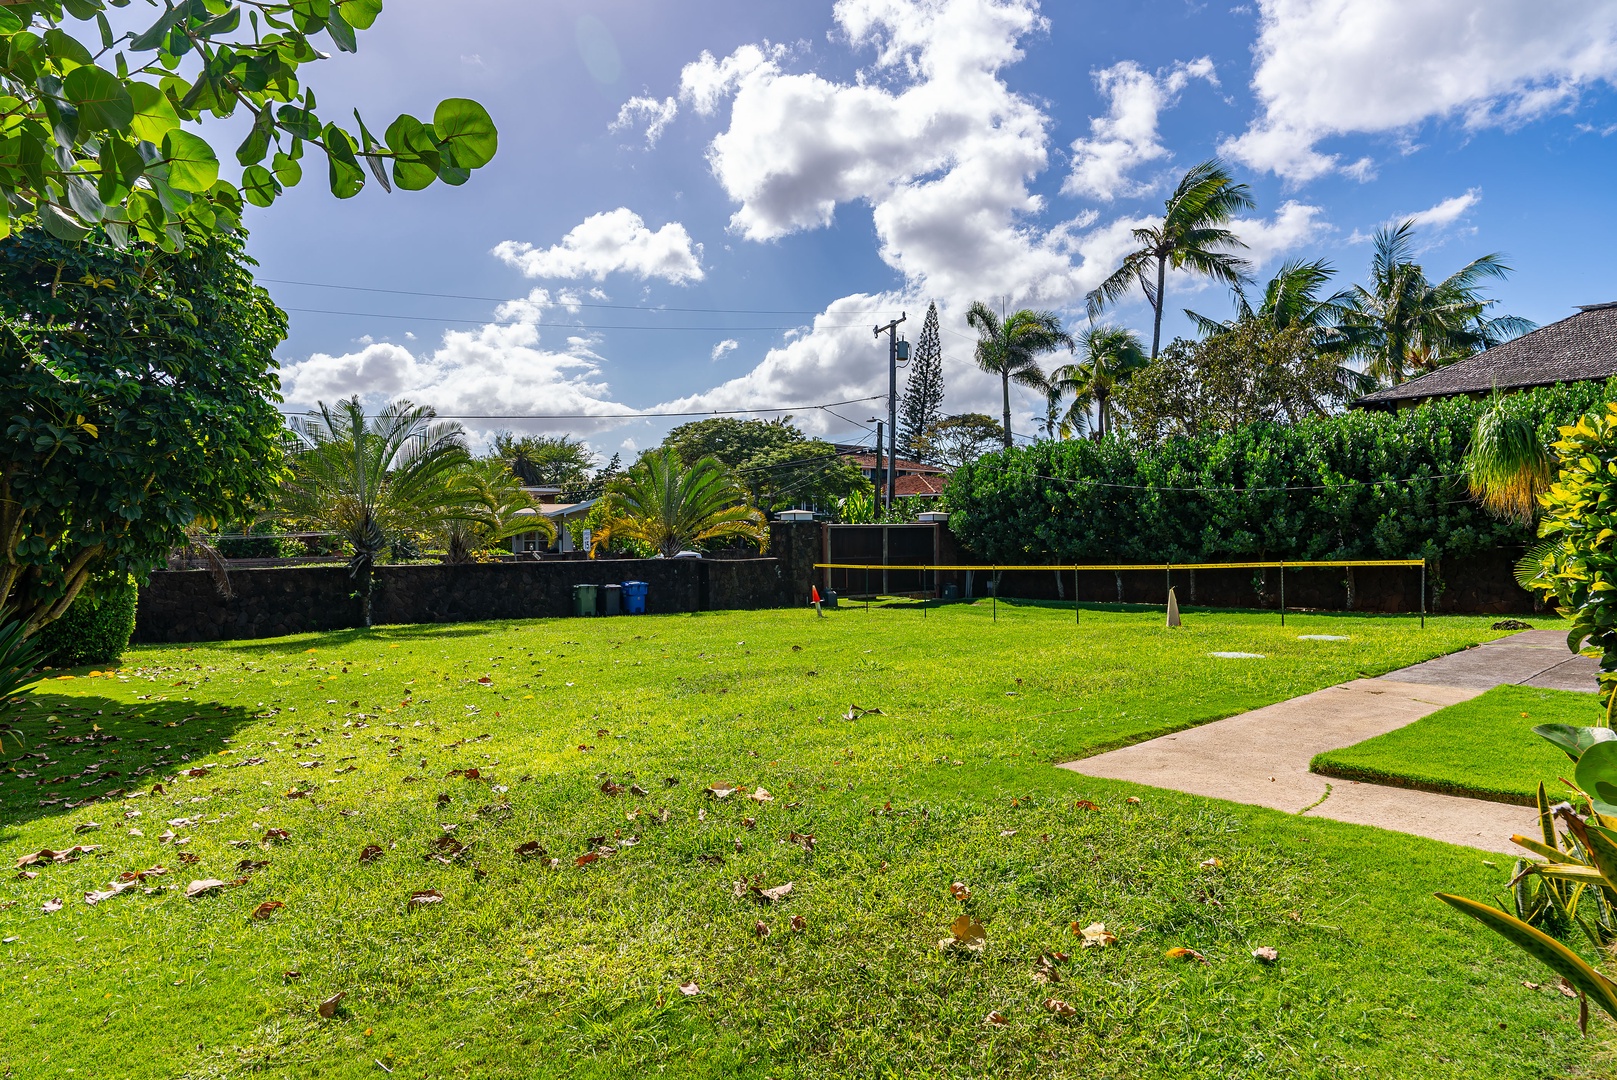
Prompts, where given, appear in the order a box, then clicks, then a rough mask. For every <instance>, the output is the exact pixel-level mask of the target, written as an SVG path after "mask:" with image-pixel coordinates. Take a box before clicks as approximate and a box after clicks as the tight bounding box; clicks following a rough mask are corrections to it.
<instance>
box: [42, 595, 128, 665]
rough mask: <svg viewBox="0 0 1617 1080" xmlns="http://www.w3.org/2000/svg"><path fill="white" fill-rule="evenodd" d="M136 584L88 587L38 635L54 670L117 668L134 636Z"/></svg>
mask: <svg viewBox="0 0 1617 1080" xmlns="http://www.w3.org/2000/svg"><path fill="white" fill-rule="evenodd" d="M136 598H137V592H136V589H135V583H134V582H132V581H128V582H108V583H96V584H95V585H94V587H93V588H92V587H91V586H89V585H87V586H85V588H84V589H83V590H82V591H80V593H79V595H78V596H77V598H75V599H74V601H73V606H72V607H70V608H68V609H67V613H66V614H64V615H63V616H62V617H61V618H59V619H57V620H56V621H55V622H51V623H46V624H45V626H44V627H43V628H42V629H41V630H40V631H39V637H40V641H41V643H42V644H43V645H44V646H45V651H46V654H47V655H48V656H49V657H50V663H51V665H52V666H54V667H77V666H79V665H80V664H116V663H117V662H118V659H119V657H121V656H122V655H123V651H124V649H126V648H128V647H129V637H130V635H131V634H133V633H134V632H135V600H136Z"/></svg>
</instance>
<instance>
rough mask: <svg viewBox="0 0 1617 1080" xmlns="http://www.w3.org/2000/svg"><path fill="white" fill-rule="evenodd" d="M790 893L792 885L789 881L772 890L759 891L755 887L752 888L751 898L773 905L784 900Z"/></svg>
mask: <svg viewBox="0 0 1617 1080" xmlns="http://www.w3.org/2000/svg"><path fill="white" fill-rule="evenodd" d="M791 891H792V883H791V882H790V881H788V882H787V883H786V884H784V885H776V886H775V887H774V888H772V889H760V888H759V887H758V886H756V885H754V886H753V887H752V895H753V898H754V899H757V900H761V901H763V902H764V903H766V904H773V903H777V902H779V901H781V900H784V899H786V897H787V895H788V894H789V893H790V892H791Z"/></svg>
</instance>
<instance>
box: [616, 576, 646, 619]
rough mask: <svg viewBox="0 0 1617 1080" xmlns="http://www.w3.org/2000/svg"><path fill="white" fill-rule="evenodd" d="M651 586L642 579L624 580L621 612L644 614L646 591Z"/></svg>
mask: <svg viewBox="0 0 1617 1080" xmlns="http://www.w3.org/2000/svg"><path fill="white" fill-rule="evenodd" d="M650 589H651V586H650V585H648V584H646V583H645V582H644V581H625V582H624V583H623V613H624V614H625V615H644V614H645V613H646V593H647V592H648V591H650Z"/></svg>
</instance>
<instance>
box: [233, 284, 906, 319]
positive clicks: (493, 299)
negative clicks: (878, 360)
mask: <svg viewBox="0 0 1617 1080" xmlns="http://www.w3.org/2000/svg"><path fill="white" fill-rule="evenodd" d="M257 280H259V281H269V282H273V283H274V284H277V285H302V286H306V287H308V288H311V289H341V290H343V291H345V292H368V293H386V294H387V295H389V296H431V297H435V298H439V299H444V300H483V301H487V302H489V303H493V304H509V303H523V304H537V305H539V306H541V307H560V308H599V309H603V310H610V311H650V312H654V313H655V312H659V311H678V312H684V313H696V314H701V315H821V314H824V313H825V312H824V309H809V308H698V307H668V306H666V305H661V304H659V305H650V304H590V303H585V302H583V301H576V302H569V301H563V300H523V299H520V298H517V297H510V296H467V295H465V294H462V293H439V292H417V291H414V290H411V289H376V288H371V287H369V286H366V285H331V284H327V283H325V282H320V281H291V280H289V279H287V278H266V277H261V278H258V279H257ZM288 310H294V309H288ZM296 310H303V309H296ZM884 310H885V309H882V310H874V309H873V310H870V311H839V312H837V314H838V315H880V314H882V313H883V311H884Z"/></svg>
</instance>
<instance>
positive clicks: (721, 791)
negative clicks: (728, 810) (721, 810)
mask: <svg viewBox="0 0 1617 1080" xmlns="http://www.w3.org/2000/svg"><path fill="white" fill-rule="evenodd" d="M702 791H703V793H704V794H707V795H711V796H713V798H715V799H728V798H729V797H730V796H732V795H734V794H735V793H736V789H735V788H733V787H724V786H723V785H722V784H709V785H708V786H707V787H705V788H703V789H702Z"/></svg>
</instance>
